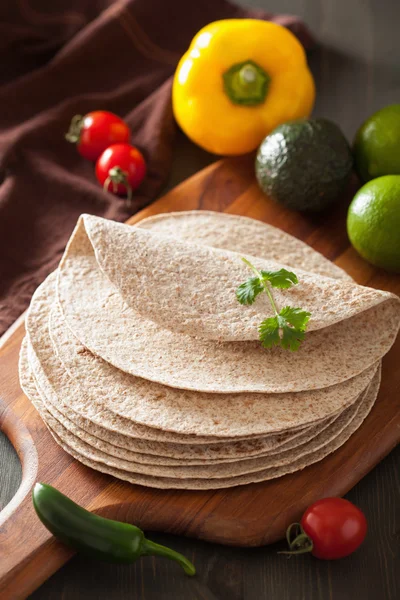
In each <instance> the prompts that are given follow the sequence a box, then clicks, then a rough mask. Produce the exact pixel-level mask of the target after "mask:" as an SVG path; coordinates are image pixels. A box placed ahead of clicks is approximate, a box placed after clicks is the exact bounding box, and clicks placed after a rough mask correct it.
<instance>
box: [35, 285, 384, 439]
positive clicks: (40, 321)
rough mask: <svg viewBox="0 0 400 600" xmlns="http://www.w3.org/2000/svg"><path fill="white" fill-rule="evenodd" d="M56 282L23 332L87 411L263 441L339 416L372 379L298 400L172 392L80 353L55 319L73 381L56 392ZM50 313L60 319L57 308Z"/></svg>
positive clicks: (365, 376)
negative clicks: (254, 436) (100, 410)
mask: <svg viewBox="0 0 400 600" xmlns="http://www.w3.org/2000/svg"><path fill="white" fill-rule="evenodd" d="M53 282H54V276H50V277H49V278H48V279H47V280H46V282H44V283H43V284H42V286H41V287H40V288H39V289H38V290H37V291H36V292H35V295H34V297H33V299H32V303H31V307H30V309H29V312H28V316H27V321H26V328H27V332H28V334H29V339H30V342H31V345H32V347H33V350H34V351H35V353H36V355H37V357H38V361H39V363H40V364H41V365H42V369H43V370H44V371H45V375H46V377H47V378H48V380H49V382H50V385H51V386H52V387H53V388H54V389H56V390H57V391H56V394H57V396H59V397H62V396H63V395H65V393H67V396H68V398H70V400H69V402H75V406H79V402H80V401H81V400H83V402H85V403H86V405H87V406H88V407H89V409H90V407H96V408H95V410H98V407H99V404H98V402H97V404H96V400H97V401H100V402H101V403H102V404H103V406H104V407H105V408H107V409H108V410H110V411H112V412H114V413H116V414H118V415H120V416H121V417H124V418H126V419H129V420H131V421H134V422H136V423H140V424H142V425H147V426H150V427H156V428H158V429H163V430H168V431H174V432H176V433H186V434H188V433H194V434H197V435H203V436H205V435H209V436H212V435H213V436H215V437H217V438H222V437H223V436H224V435H228V436H230V437H232V436H234V435H238V436H244V435H250V434H257V435H266V434H268V433H273V432H278V431H282V430H288V429H290V428H291V427H296V428H298V427H300V426H306V425H310V424H313V423H315V422H318V421H319V420H321V419H326V418H328V417H330V416H333V415H334V414H336V413H339V412H341V411H342V410H343V409H344V408H345V407H346V406H348V405H349V404H351V403H352V402H354V401H355V400H356V399H357V397H358V395H359V394H360V393H361V392H362V391H363V390H364V389H365V388H366V387H367V385H368V384H369V383H370V381H371V378H372V376H373V374H374V369H370V370H368V371H366V372H364V373H362V374H360V375H359V376H357V377H355V378H353V379H351V380H348V381H346V382H344V383H343V384H339V385H337V386H334V387H333V386H332V387H329V388H327V389H324V390H312V391H308V392H304V393H296V394H280V395H278V394H269V395H266V394H235V395H230V396H226V395H218V394H204V393H199V392H189V391H182V390H173V389H171V388H168V387H165V386H160V385H158V384H155V383H153V382H147V381H145V380H143V379H139V378H136V377H132V376H130V375H127V374H126V373H124V372H122V371H119V370H118V369H115V368H113V367H112V366H110V365H108V364H107V363H105V362H104V361H102V360H101V359H99V358H98V357H96V356H94V355H92V354H91V353H88V352H86V351H84V349H83V348H82V346H80V344H79V343H78V342H77V340H76V338H75V337H74V336H73V335H71V334H70V333H69V332H68V328H66V327H65V325H64V322H63V320H62V319H60V320H59V321H57V320H55V321H54V320H53V319H52V329H51V336H52V338H53V342H54V344H55V347H56V350H57V353H58V356H59V358H60V359H61V361H62V362H63V364H64V366H65V367H66V369H67V371H68V372H69V374H70V380H69V381H68V380H67V381H64V380H63V383H62V389H59V387H60V386H59V383H60V379H59V377H60V373H59V372H57V371H53V367H52V360H51V355H52V349H51V348H50V346H49V335H48V328H47V319H48V313H49V310H50V306H51V305H52V302H53V299H54V290H53ZM54 310H55V312H57V307H56V306H55V307H54ZM52 316H53V315H52ZM375 368H376V367H375ZM71 386H72V387H71ZM74 399H75V401H74ZM244 407H245V410H244ZM84 416H88V415H87V414H84ZM100 424H101V425H102V424H103V422H100ZM219 441H221V439H219Z"/></svg>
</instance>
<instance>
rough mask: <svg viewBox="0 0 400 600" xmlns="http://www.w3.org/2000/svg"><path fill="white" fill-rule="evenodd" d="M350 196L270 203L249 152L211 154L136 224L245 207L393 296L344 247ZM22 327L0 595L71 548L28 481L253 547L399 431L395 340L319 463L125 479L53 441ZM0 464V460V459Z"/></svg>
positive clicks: (368, 461)
mask: <svg viewBox="0 0 400 600" xmlns="http://www.w3.org/2000/svg"><path fill="white" fill-rule="evenodd" d="M348 201H349V198H347V199H346V198H343V199H342V201H341V202H340V203H339V204H338V206H337V207H336V208H335V210H333V211H332V210H330V211H328V212H327V213H326V214H325V215H319V216H313V217H311V216H304V215H300V214H298V213H296V212H292V211H288V210H285V209H283V208H282V207H280V206H277V205H276V204H274V203H273V202H272V201H270V200H269V199H268V198H266V197H265V196H264V195H263V194H262V193H261V191H260V190H259V189H258V187H257V184H256V181H255V178H254V173H253V160H252V159H249V158H240V159H232V160H224V161H221V162H218V163H215V164H213V165H211V166H210V167H208V168H207V169H205V170H203V171H201V172H199V173H198V174H197V175H195V176H194V177H192V178H190V179H189V180H187V181H185V182H184V183H182V184H181V185H179V186H178V187H177V188H175V189H174V190H172V191H171V192H169V193H168V194H167V195H166V196H164V197H163V198H161V199H160V200H158V201H157V202H155V203H154V204H153V205H152V206H150V207H149V208H147V209H145V210H143V211H142V212H141V213H139V214H138V215H136V216H135V217H133V218H132V219H131V220H130V222H131V223H134V222H136V221H138V220H140V219H142V218H144V217H147V216H150V215H154V214H157V213H162V212H168V211H174V210H189V209H205V210H216V211H223V212H228V213H233V214H240V215H246V216H249V217H253V218H256V219H260V220H262V221H265V222H267V223H271V224H272V225H275V226H276V227H280V228H281V229H283V230H284V231H287V232H289V233H291V234H292V235H294V236H296V237H298V238H300V239H301V240H304V241H305V242H307V243H308V244H309V245H310V246H312V247H313V248H315V249H316V250H318V251H319V252H321V253H322V254H324V255H325V256H327V257H328V258H329V259H331V260H332V261H334V262H335V263H336V264H338V265H339V266H341V267H343V268H344V269H345V270H346V271H347V272H348V273H350V275H352V277H354V278H355V280H356V281H357V282H358V283H361V284H366V285H369V286H372V287H376V288H381V289H384V290H391V291H394V292H395V293H397V294H400V277H399V276H396V275H389V274H387V273H384V272H383V271H379V270H377V269H374V268H373V267H371V266H369V265H368V264H367V263H366V262H364V261H363V260H362V259H361V258H360V257H359V256H358V255H357V254H356V253H355V251H354V250H353V249H351V248H350V247H349V242H348V239H347V235H346V227H345V217H346V210H347V205H348ZM23 335H24V325H23V319H20V320H19V322H17V323H16V324H15V325H14V326H13V327H12V329H11V330H10V331H9V332H8V333H7V334H6V336H5V337H4V338H3V340H2V346H1V348H0V428H1V429H2V430H3V431H4V432H5V433H6V434H7V435H8V437H9V438H10V440H11V442H12V443H13V445H14V446H15V448H16V450H17V452H18V455H19V457H20V459H21V462H22V468H23V475H22V483H21V487H20V488H19V490H18V492H17V494H16V496H15V497H14V499H13V500H12V501H11V502H10V504H9V505H8V506H7V507H6V508H5V509H4V510H3V511H2V513H0V598H2V600H6V599H15V598H25V597H26V596H27V595H28V594H29V593H30V592H32V591H33V590H34V589H36V588H37V587H38V586H39V585H40V584H41V583H42V582H43V581H44V580H45V579H47V578H48V577H49V576H50V575H51V574H52V573H54V572H55V571H56V570H57V569H58V568H59V567H60V566H61V565H63V564H64V563H65V562H66V561H67V560H68V559H69V558H70V557H71V556H72V552H70V551H69V550H67V549H66V548H64V547H63V546H62V545H61V544H59V543H58V542H56V541H55V540H54V538H52V537H51V535H50V534H49V533H48V532H47V530H46V529H45V528H44V527H43V526H42V524H41V523H40V522H39V520H38V519H37V517H36V515H35V513H34V511H33V508H32V503H31V498H30V491H31V488H32V486H33V484H34V483H35V482H36V481H43V482H46V483H50V484H52V485H54V486H56V487H57V488H58V489H60V490H61V491H62V492H64V493H66V494H68V495H69V496H71V497H72V498H73V499H74V500H75V501H76V502H79V503H80V504H82V505H83V506H85V507H87V508H88V509H90V510H93V511H96V512H98V513H100V514H102V515H106V516H109V517H112V518H114V519H118V520H125V521H129V522H131V523H135V524H137V525H139V526H140V527H142V528H143V529H145V530H150V531H151V530H153V531H165V532H170V533H174V534H180V535H185V536H191V537H196V538H202V539H205V540H208V541H211V542H219V543H221V544H231V545H238V546H259V545H263V544H268V543H271V542H274V541H276V540H277V539H279V538H281V537H283V535H284V532H285V529H286V527H287V525H288V524H289V523H291V522H293V521H296V520H298V519H299V517H300V516H301V514H302V512H303V510H304V509H305V507H306V506H307V505H308V504H310V503H311V502H313V501H314V500H316V499H318V498H321V497H323V496H330V495H333V496H339V495H343V494H345V493H346V492H347V491H348V490H349V489H350V488H351V487H352V486H354V485H355V484H356V483H357V482H358V481H359V480H360V479H361V478H362V477H363V476H364V475H365V474H366V473H368V471H370V470H371V469H372V468H373V467H374V466H375V465H376V464H377V463H378V462H379V461H380V460H382V458H384V457H385V456H386V455H387V454H388V453H389V452H390V450H391V449H392V448H393V447H394V446H395V445H396V443H397V442H398V441H399V440H400V411H399V396H400V393H399V388H400V369H399V361H400V339H399V340H398V342H397V344H395V347H393V348H392V350H391V352H390V353H389V354H388V355H387V356H386V358H385V359H384V362H383V378H382V387H381V391H380V394H379V398H378V400H377V402H376V405H375V407H374V408H373V410H372V412H371V414H370V415H369V416H368V418H367V419H366V421H365V422H364V424H363V425H362V427H361V428H360V429H359V430H358V431H357V432H356V433H355V434H354V435H353V436H352V437H351V438H350V440H349V441H348V442H347V443H346V444H345V445H344V446H342V447H341V448H340V449H339V450H337V451H336V452H335V453H334V454H332V455H330V456H328V457H327V458H325V459H324V460H323V461H321V462H319V463H316V464H314V465H312V466H310V467H308V468H307V469H305V470H303V471H301V472H297V473H294V474H292V475H286V476H285V477H282V478H280V479H276V480H273V481H268V482H265V483H258V484H252V485H248V486H242V487H237V488H233V489H228V490H220V491H209V492H207V491H200V492H192V491H161V490H154V489H150V488H144V487H139V486H133V485H130V484H128V483H124V482H122V481H118V480H117V479H113V478H112V477H109V476H106V475H103V474H101V473H97V472H96V471H93V470H91V469H89V468H87V467H85V466H83V465H81V464H80V463H78V462H77V461H75V460H74V459H72V458H71V457H70V456H69V455H68V454H66V453H65V452H64V451H63V450H62V449H61V448H59V447H58V446H57V445H56V443H55V442H54V441H53V439H52V437H51V436H50V434H49V433H48V432H47V429H46V427H45V426H44V424H43V422H42V420H41V419H40V417H39V416H38V414H37V413H36V411H35V409H34V408H33V407H32V405H31V404H30V402H29V401H28V400H27V398H26V397H25V396H24V394H23V393H22V392H21V389H20V387H19V383H18V369H17V365H18V353H19V348H20V344H21V340H22V337H23ZM0 468H1V465H0Z"/></svg>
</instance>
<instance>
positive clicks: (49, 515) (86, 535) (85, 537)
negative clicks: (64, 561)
mask: <svg viewBox="0 0 400 600" xmlns="http://www.w3.org/2000/svg"><path fill="white" fill-rule="evenodd" d="M32 499H33V506H34V508H35V510H36V513H37V515H38V517H39V519H40V520H41V521H42V523H43V525H44V526H45V527H47V529H48V530H49V531H51V533H52V534H53V535H54V536H55V537H56V538H58V539H59V540H61V541H62V542H64V543H65V544H67V545H68V546H70V547H71V548H73V549H74V550H76V551H78V552H81V553H82V554H85V555H86V556H89V557H91V558H96V559H99V560H104V561H107V562H114V563H132V562H134V561H135V560H137V559H138V558H139V557H140V556H164V557H165V558H170V559H172V560H175V561H176V562H177V563H179V564H180V565H181V567H182V568H183V570H184V571H185V573H186V574H187V575H195V573H196V569H195V567H194V565H193V564H192V563H191V562H190V561H189V560H188V559H187V558H185V557H184V556H183V555H182V554H179V552H175V551H174V550H171V549H170V548H167V547H165V546H161V545H160V544H156V543H155V542H151V541H150V540H148V539H146V538H145V536H144V533H143V531H142V530H141V529H139V528H138V527H135V526H134V525H130V524H128V523H120V522H119V521H112V520H111V519H105V518H103V517H99V516H98V515H95V514H93V513H91V512H89V511H87V510H85V509H84V508H82V507H81V506H79V505H78V504H75V502H73V501H72V500H71V499H70V498H67V496H64V494H62V493H61V492H59V491H58V490H56V489H55V488H53V487H52V486H51V485H47V484H44V483H37V484H36V485H35V487H34V488H33V492H32Z"/></svg>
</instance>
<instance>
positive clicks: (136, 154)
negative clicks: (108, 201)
mask: <svg viewBox="0 0 400 600" xmlns="http://www.w3.org/2000/svg"><path fill="white" fill-rule="evenodd" d="M145 175H146V163H145V162H144V158H143V155H142V153H141V152H140V151H139V150H138V149H137V148H135V146H131V145H130V144H113V145H112V146H110V147H109V148H107V150H104V152H103V154H102V155H101V156H100V157H99V159H98V161H97V163H96V177H97V179H98V181H99V182H100V183H101V185H102V186H103V187H104V189H105V190H107V191H110V192H113V193H114V194H118V195H121V196H122V195H127V196H128V199H129V200H130V199H131V195H132V192H133V190H135V189H136V188H138V187H139V185H140V184H141V183H142V181H143V179H144V177H145Z"/></svg>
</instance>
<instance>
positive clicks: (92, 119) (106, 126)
mask: <svg viewBox="0 0 400 600" xmlns="http://www.w3.org/2000/svg"><path fill="white" fill-rule="evenodd" d="M65 137H66V139H67V140H68V141H69V142H72V143H75V144H77V148H78V152H79V153H80V154H81V155H82V156H83V157H84V158H87V159H88V160H93V161H94V160H97V159H98V158H99V156H100V154H101V153H102V152H104V150H105V149H106V148H108V146H111V144H117V143H125V142H129V140H130V137H131V131H130V129H129V127H128V125H127V124H126V123H125V122H124V121H123V120H122V119H121V118H120V117H118V116H117V115H114V114H113V113H111V112H107V111H105V110H96V111H94V112H90V113H88V114H87V115H85V116H84V117H82V115H75V117H74V118H73V119H72V121H71V125H70V129H69V131H68V133H67V135H66V136H65Z"/></svg>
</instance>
